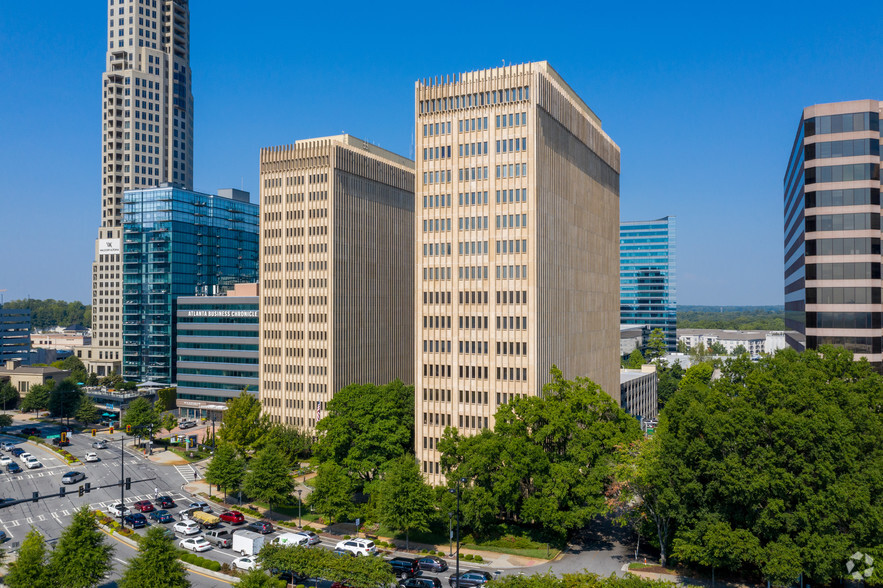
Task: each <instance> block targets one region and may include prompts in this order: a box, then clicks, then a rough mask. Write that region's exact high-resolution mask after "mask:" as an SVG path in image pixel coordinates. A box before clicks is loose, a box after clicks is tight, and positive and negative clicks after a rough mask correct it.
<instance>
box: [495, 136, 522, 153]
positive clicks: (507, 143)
mask: <svg viewBox="0 0 883 588" xmlns="http://www.w3.org/2000/svg"><path fill="white" fill-rule="evenodd" d="M501 146H502V148H503V150H502V151H500V147H501ZM511 151H514V152H515V153H519V152H521V151H527V138H526V137H522V138H521V139H508V140H507V139H503V140H501V141H497V153H509V152H511Z"/></svg>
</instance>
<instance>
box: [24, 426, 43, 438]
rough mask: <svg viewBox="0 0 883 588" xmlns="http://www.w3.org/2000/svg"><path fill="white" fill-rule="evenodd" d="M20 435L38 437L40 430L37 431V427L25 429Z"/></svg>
mask: <svg viewBox="0 0 883 588" xmlns="http://www.w3.org/2000/svg"><path fill="white" fill-rule="evenodd" d="M21 434H22V435H25V436H26V437H39V436H40V429H38V428H37V427H25V428H24V429H22V430H21Z"/></svg>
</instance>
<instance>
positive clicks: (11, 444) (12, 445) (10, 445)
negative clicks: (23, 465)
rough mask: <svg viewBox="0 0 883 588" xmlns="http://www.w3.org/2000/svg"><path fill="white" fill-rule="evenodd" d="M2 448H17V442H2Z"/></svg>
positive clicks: (6, 449)
mask: <svg viewBox="0 0 883 588" xmlns="http://www.w3.org/2000/svg"><path fill="white" fill-rule="evenodd" d="M0 449H2V450H3V451H12V450H13V449H15V443H10V442H9V441H4V442H3V443H0Z"/></svg>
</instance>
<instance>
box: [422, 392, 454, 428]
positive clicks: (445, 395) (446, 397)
mask: <svg viewBox="0 0 883 588" xmlns="http://www.w3.org/2000/svg"><path fill="white" fill-rule="evenodd" d="M423 400H435V401H436V402H445V401H447V402H450V401H451V391H450V390H439V389H437V388H424V389H423ZM423 422H424V423H425V422H426V419H425V417H424V420H423Z"/></svg>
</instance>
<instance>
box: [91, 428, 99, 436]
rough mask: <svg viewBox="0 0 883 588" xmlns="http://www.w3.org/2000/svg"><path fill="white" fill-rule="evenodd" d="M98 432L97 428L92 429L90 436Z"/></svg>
mask: <svg viewBox="0 0 883 588" xmlns="http://www.w3.org/2000/svg"><path fill="white" fill-rule="evenodd" d="M97 433H98V429H92V436H93V437H94V436H95V435H96V434H97Z"/></svg>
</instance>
